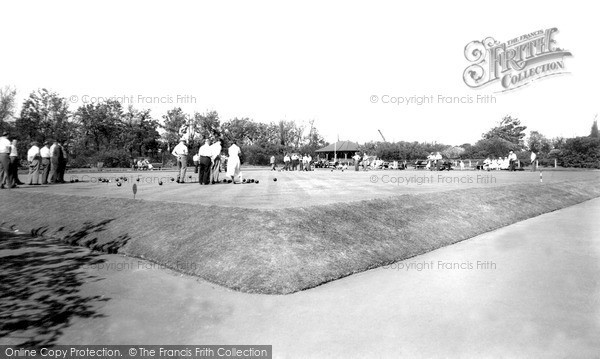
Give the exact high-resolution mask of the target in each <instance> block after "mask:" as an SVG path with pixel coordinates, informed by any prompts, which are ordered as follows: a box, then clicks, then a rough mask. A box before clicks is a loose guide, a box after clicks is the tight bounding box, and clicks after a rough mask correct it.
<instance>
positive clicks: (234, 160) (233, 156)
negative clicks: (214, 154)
mask: <svg viewBox="0 0 600 359" xmlns="http://www.w3.org/2000/svg"><path fill="white" fill-rule="evenodd" d="M227 152H228V155H229V159H228V160H227V177H229V182H232V181H233V182H235V183H239V181H240V178H239V177H240V153H242V151H241V150H240V148H239V147H238V145H236V143H235V140H234V141H233V144H232V145H231V146H230V147H229V149H228V150H227Z"/></svg>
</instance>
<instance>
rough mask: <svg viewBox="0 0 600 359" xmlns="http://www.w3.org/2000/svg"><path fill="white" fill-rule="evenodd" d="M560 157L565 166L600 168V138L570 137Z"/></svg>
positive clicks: (562, 164) (560, 161)
mask: <svg viewBox="0 0 600 359" xmlns="http://www.w3.org/2000/svg"><path fill="white" fill-rule="evenodd" d="M558 158H559V163H560V164H561V166H564V167H579V168H600V139H598V138H594V137H575V138H569V139H567V141H566V142H565V144H564V145H563V146H562V148H561V152H560V154H559V156H558Z"/></svg>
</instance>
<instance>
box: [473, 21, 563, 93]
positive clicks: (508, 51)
mask: <svg viewBox="0 0 600 359" xmlns="http://www.w3.org/2000/svg"><path fill="white" fill-rule="evenodd" d="M557 32H558V29H557V28H551V29H546V30H538V31H534V32H532V33H529V34H523V35H521V36H518V37H515V38H514V39H511V40H509V41H506V42H502V43H501V42H498V41H496V40H494V38H492V37H488V38H486V39H484V40H482V41H471V42H470V43H468V44H467V46H465V57H466V58H467V60H468V61H469V62H471V65H469V66H468V67H467V68H466V69H465V71H464V73H463V79H464V81H465V84H467V86H469V87H472V88H480V87H483V86H486V85H490V84H493V83H499V85H500V89H499V91H498V92H505V91H510V90H514V89H517V88H519V87H522V86H525V85H528V84H530V83H531V82H533V81H535V80H539V79H541V78H544V77H548V76H555V75H560V74H565V73H566V71H565V61H564V58H565V57H569V56H571V53H570V52H569V51H566V50H564V49H562V48H560V47H558V46H557V44H556V40H555V39H554V35H555V34H556V33H557Z"/></svg>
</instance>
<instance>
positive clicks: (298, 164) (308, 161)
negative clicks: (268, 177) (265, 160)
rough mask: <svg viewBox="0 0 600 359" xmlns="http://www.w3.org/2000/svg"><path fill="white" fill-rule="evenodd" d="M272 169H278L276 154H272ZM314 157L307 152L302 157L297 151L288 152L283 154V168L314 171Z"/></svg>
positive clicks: (284, 169) (285, 169)
mask: <svg viewBox="0 0 600 359" xmlns="http://www.w3.org/2000/svg"><path fill="white" fill-rule="evenodd" d="M270 163H271V170H272V171H275V170H276V169H277V164H276V163H275V156H271V160H270ZM312 166H313V159H312V157H311V155H309V154H308V153H305V154H304V155H302V157H300V155H299V154H297V153H292V154H289V153H286V154H285V155H284V156H283V168H282V169H281V170H282V171H312V169H313V167H312Z"/></svg>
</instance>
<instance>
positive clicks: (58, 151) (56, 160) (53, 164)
mask: <svg viewBox="0 0 600 359" xmlns="http://www.w3.org/2000/svg"><path fill="white" fill-rule="evenodd" d="M50 153H51V156H52V157H50V183H60V174H59V168H58V167H59V165H60V163H61V162H62V161H63V157H64V156H63V153H62V147H61V146H60V143H59V142H58V141H54V144H53V145H52V146H51V147H50Z"/></svg>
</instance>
